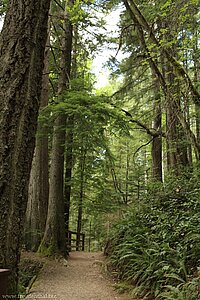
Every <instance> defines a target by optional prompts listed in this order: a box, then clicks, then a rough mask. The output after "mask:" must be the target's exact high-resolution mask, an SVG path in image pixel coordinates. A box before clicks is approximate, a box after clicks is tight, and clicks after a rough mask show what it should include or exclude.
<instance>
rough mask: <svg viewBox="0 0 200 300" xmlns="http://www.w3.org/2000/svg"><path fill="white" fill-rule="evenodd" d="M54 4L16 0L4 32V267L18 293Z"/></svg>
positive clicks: (0, 86)
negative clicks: (50, 14)
mask: <svg viewBox="0 0 200 300" xmlns="http://www.w3.org/2000/svg"><path fill="white" fill-rule="evenodd" d="M49 4H50V0H29V1H21V0H13V1H10V4H9V7H8V11H7V14H6V17H5V23H4V26H3V29H2V32H1V36H0V69H1V75H0V112H1V115H0V140H1V143H0V211H1V220H0V268H9V269H11V270H12V275H11V276H10V278H9V287H8V293H9V294H13V295H16V294H17V282H18V274H17V270H18V262H19V258H20V248H21V238H22V229H23V224H24V216H25V211H26V204H27V196H28V182H29V175H30V169H31V162H32V157H33V151H34V143H35V132H36V126H37V116H38V109H39V101H40V93H41V82H42V70H43V61H44V49H45V43H46V38H47V21H48V11H49ZM13 298H14V296H13ZM15 298H17V295H16V297H15Z"/></svg>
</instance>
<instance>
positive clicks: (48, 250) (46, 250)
mask: <svg viewBox="0 0 200 300" xmlns="http://www.w3.org/2000/svg"><path fill="white" fill-rule="evenodd" d="M38 253H41V254H42V255H44V256H48V257H49V256H55V255H56V254H57V253H58V250H57V247H56V246H55V245H53V244H52V245H50V246H48V247H46V246H45V245H44V244H41V245H40V247H39V249H38Z"/></svg>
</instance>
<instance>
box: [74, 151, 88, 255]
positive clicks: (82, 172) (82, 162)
mask: <svg viewBox="0 0 200 300" xmlns="http://www.w3.org/2000/svg"><path fill="white" fill-rule="evenodd" d="M86 152H87V151H86V149H84V147H83V145H82V146H81V157H80V190H79V200H78V217H77V229H76V231H77V240H76V251H79V247H80V237H81V230H82V216H83V198H84V178H85V160H86Z"/></svg>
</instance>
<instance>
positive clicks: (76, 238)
mask: <svg viewBox="0 0 200 300" xmlns="http://www.w3.org/2000/svg"><path fill="white" fill-rule="evenodd" d="M67 247H68V251H69V252H70V251H73V250H74V251H84V250H85V234H84V233H80V234H78V232H75V231H71V230H69V231H68V232H67Z"/></svg>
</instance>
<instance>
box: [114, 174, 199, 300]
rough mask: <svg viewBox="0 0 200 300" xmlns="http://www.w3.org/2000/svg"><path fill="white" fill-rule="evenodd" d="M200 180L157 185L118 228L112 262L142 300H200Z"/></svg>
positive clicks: (121, 277)
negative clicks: (144, 299)
mask: <svg viewBox="0 0 200 300" xmlns="http://www.w3.org/2000/svg"><path fill="white" fill-rule="evenodd" d="M199 220H200V187H199V177H198V175H196V176H193V177H188V176H185V177H182V178H178V177H176V178H172V177H171V178H169V179H168V180H166V182H165V184H164V185H163V184H153V185H152V186H151V187H149V189H148V193H147V195H146V198H145V199H143V202H142V203H136V204H134V206H132V207H131V208H130V209H128V211H127V212H126V213H125V214H124V217H123V219H122V220H120V221H118V223H117V224H115V225H114V226H113V228H112V231H111V236H110V245H109V247H110V249H109V251H110V260H111V263H112V267H113V268H115V269H117V272H118V276H119V279H121V280H122V281H125V282H128V283H129V284H131V285H132V286H133V289H132V293H133V294H134V296H137V297H141V298H142V297H146V298H147V299H165V300H172V299H173V300H175V299H177V300H197V299H200V276H199V275H200V273H199V263H200V222H199Z"/></svg>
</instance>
